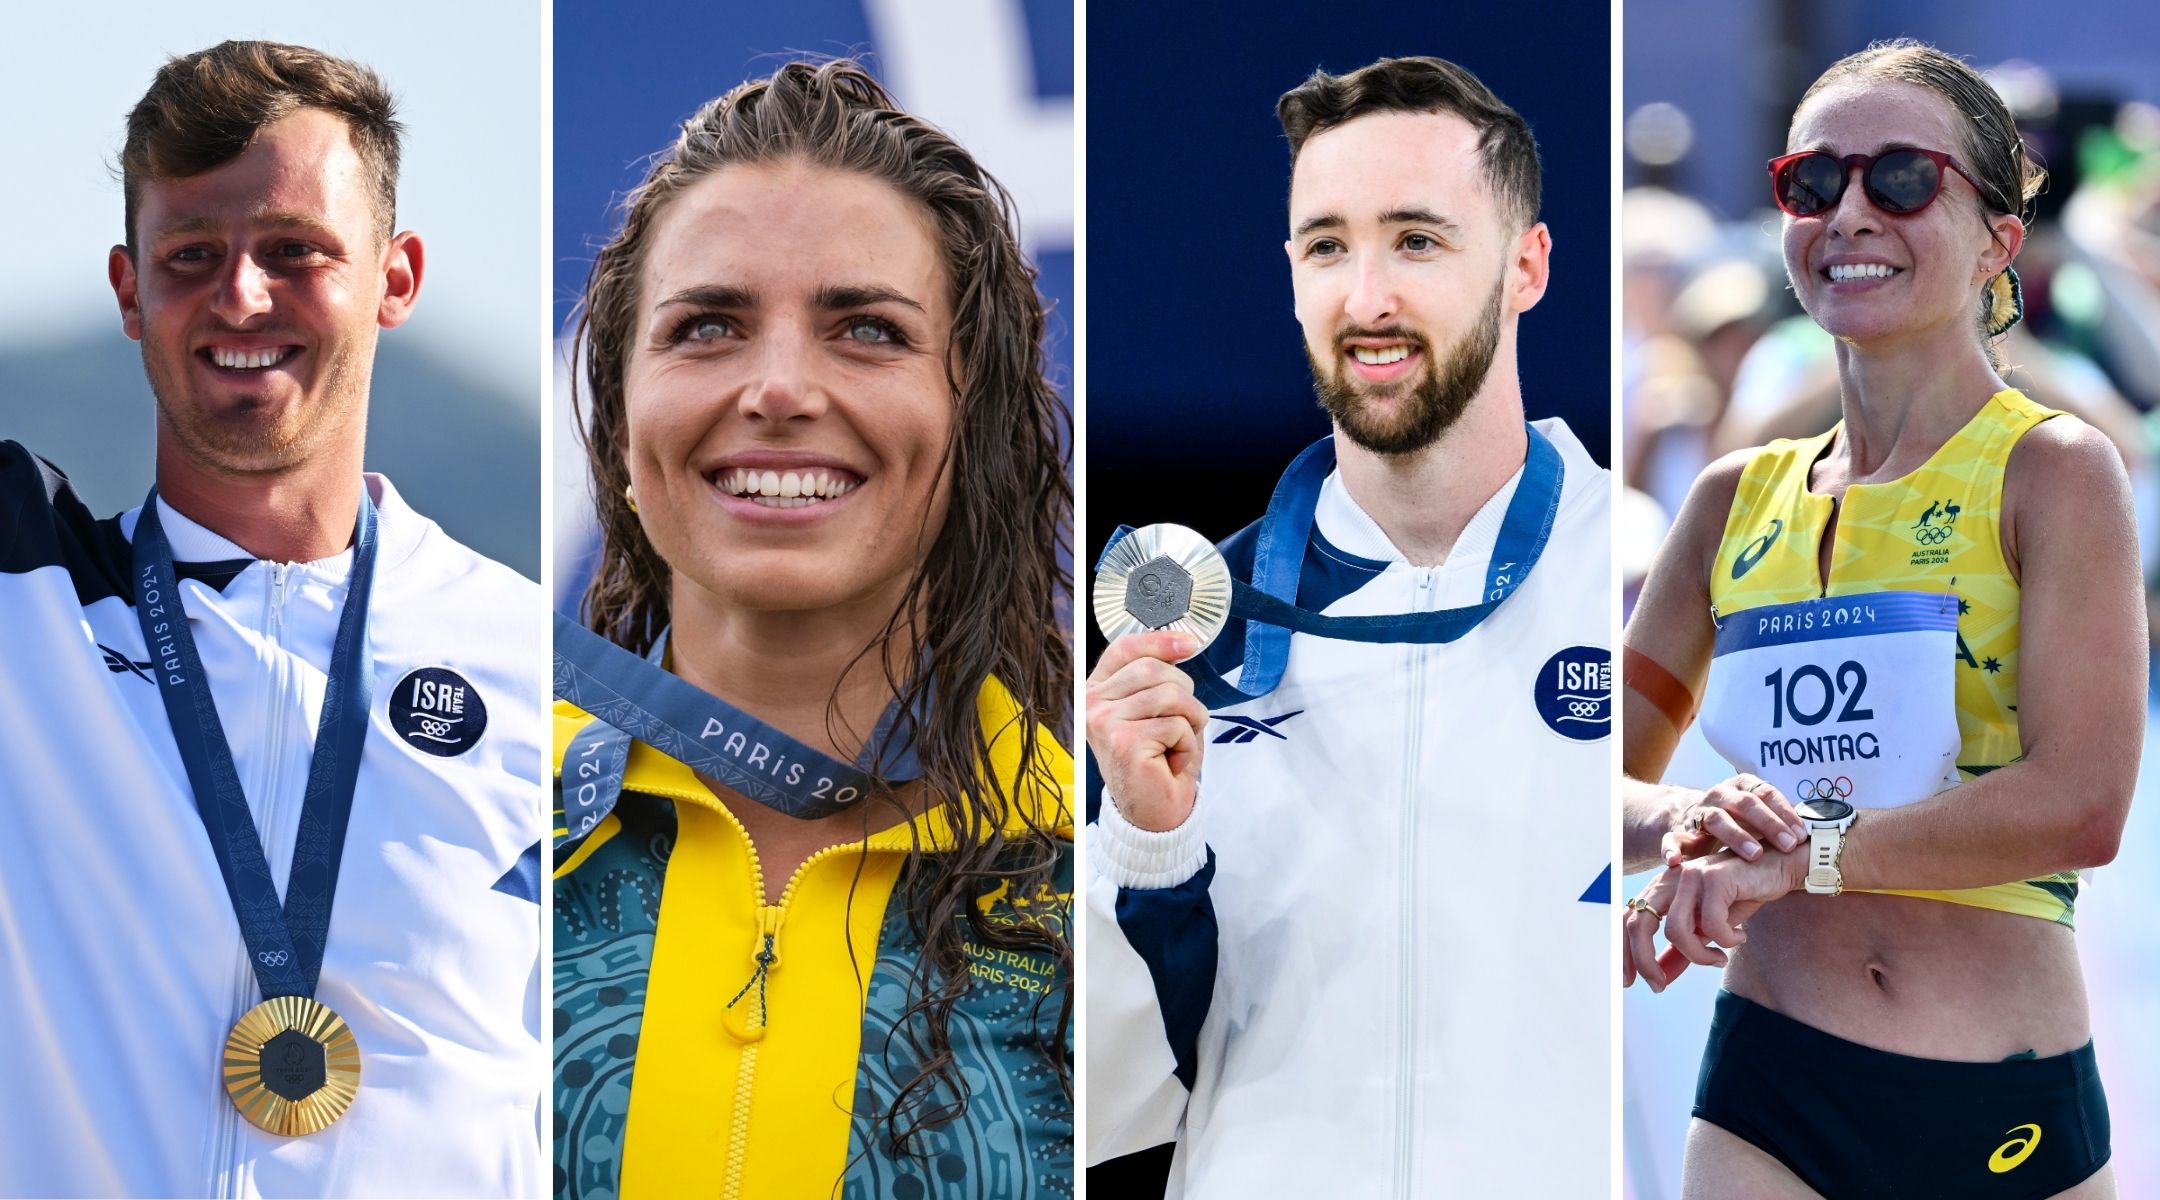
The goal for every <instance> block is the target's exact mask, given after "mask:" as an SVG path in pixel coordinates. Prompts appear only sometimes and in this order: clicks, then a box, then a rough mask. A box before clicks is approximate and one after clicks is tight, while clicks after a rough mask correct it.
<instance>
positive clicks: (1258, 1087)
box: [1084, 421, 1614, 1200]
mask: <svg viewBox="0 0 2160 1200" xmlns="http://www.w3.org/2000/svg"><path fill="white" fill-rule="evenodd" d="M1538 427H1539V429H1540V430H1542V431H1543V432H1544V433H1545V434H1546V436H1547V437H1549V438H1550V439H1551V440H1552V442H1553V444H1554V445H1555V447H1556V448H1558V449H1559V450H1560V452H1561V456H1562V460H1563V463H1564V469H1565V478H1564V483H1563V491H1562V497H1561V504H1560V509H1559V513H1558V515H1557V517H1556V518H1555V521H1554V525H1553V531H1552V536H1551V540H1550V542H1549V543H1548V545H1547V546H1546V549H1545V552H1544V555H1543V557H1542V558H1540V559H1539V560H1538V563H1537V565H1536V567H1535V568H1534V569H1533V570H1532V572H1531V574H1530V577H1529V578H1528V579H1527V580H1526V581H1524V583H1523V584H1522V586H1521V588H1520V590H1519V591H1517V592H1516V594H1515V595H1514V596H1512V597H1510V598H1509V599H1508V600H1507V602H1506V603H1504V604H1503V605H1501V607H1500V608H1499V610H1498V611H1497V612H1495V613H1494V614H1493V615H1492V616H1490V617H1488V618H1487V619H1486V620H1485V621H1484V623H1482V624H1480V625H1479V626H1478V627H1477V628H1476V629H1475V630H1474V631H1472V632H1471V633H1469V634H1468V635H1466V636H1464V637H1463V638H1462V639H1460V640H1458V641H1456V642H1453V643H1450V644H1447V645H1440V646H1413V645H1365V644H1357V643H1350V642H1339V641H1328V640H1322V639H1318V638H1313V637H1309V636H1305V635H1302V634H1301V635H1298V636H1295V637H1294V638H1292V640H1291V647H1290V660H1289V667H1288V670H1287V672H1286V674H1285V676H1284V679H1283V683H1282V685H1281V687H1279V688H1278V689H1276V690H1275V691H1274V692H1273V693H1271V694H1270V695H1268V696H1265V697H1263V698H1261V699H1260V700H1257V701H1253V702H1251V703H1248V704H1243V705H1239V706H1237V707H1234V708H1229V709H1224V710H1221V711H1218V712H1216V713H1215V714H1214V716H1215V719H1214V720H1213V721H1212V722H1211V723H1210V724H1209V726H1208V731H1207V745H1206V748H1205V751H1204V754H1205V757H1204V759H1203V762H1202V766H1201V777H1200V801H1199V806H1198V807H1197V808H1196V809H1195V812H1194V816H1193V818H1192V819H1191V820H1189V821H1188V822H1187V823H1186V824H1185V826H1184V827H1183V828H1182V829H1179V830H1175V831H1172V832H1169V833H1161V834H1157V833H1148V832H1146V831H1142V830H1139V829H1136V828H1135V827H1133V826H1132V825H1130V824H1128V823H1127V822H1125V821H1124V820H1122V818H1120V816H1119V815H1118V813H1117V811H1116V808H1115V806H1114V804H1113V803H1111V801H1110V798H1108V797H1105V798H1104V799H1103V802H1102V803H1101V805H1100V815H1099V817H1098V819H1097V821H1096V824H1095V825H1094V826H1093V827H1091V828H1090V829H1089V831H1088V832H1089V835H1090V836H1091V838H1092V841H1091V842H1090V844H1089V853H1088V856H1087V857H1088V861H1089V862H1090V864H1092V865H1091V868H1090V870H1091V874H1092V875H1093V878H1092V879H1091V880H1090V881H1089V883H1088V885H1087V913H1088V927H1087V933H1086V939H1087V940H1086V941H1085V943H1084V945H1085V946H1086V947H1087V950H1086V954H1087V975H1086V979H1087V1006H1088V1007H1087V1026H1086V1045H1087V1070H1088V1075H1087V1121H1088V1124H1087V1142H1088V1147H1087V1154H1088V1158H1089V1160H1090V1161H1091V1162H1099V1161H1101V1160H1103V1159H1106V1158H1109V1157H1113V1156H1116V1155H1120V1154H1125V1153H1129V1152H1131V1151H1134V1150H1139V1149H1142V1148H1145V1147H1147V1146H1150V1145H1154V1144H1158V1143H1161V1142H1165V1141H1169V1140H1171V1139H1172V1138H1175V1139H1176V1140H1177V1142H1178V1149H1177V1152H1176V1157H1175V1162H1174V1166H1173V1167H1172V1169H1171V1178H1170V1189H1169V1195H1170V1196H1172V1197H1179V1196H1184V1197H1208V1198H1214V1197H1224V1198H1235V1200H1251V1198H1253V1197H1272V1196H1286V1197H1288V1196H1296V1197H1307V1196H1356V1197H1360V1198H1365V1197H1402V1198H1409V1197H1418V1198H1421V1200H1422V1198H1425V1197H1457V1196H1459V1197H1475V1198H1477V1200H1488V1198H1492V1197H1509V1198H1511V1200H1513V1198H1525V1200H1543V1198H1546V1197H1556V1198H1573V1197H1603V1196H1604V1195H1606V1192H1607V1189H1608V1187H1609V1183H1608V1182H1607V1181H1608V1179H1609V1175H1608V1158H1609V1155H1608V1141H1609V1125H1608V1117H1607V1114H1608V1112H1609V1103H1608V1099H1609V1081H1610V1077H1611V1072H1610V1068H1609V1062H1610V1059H1609V1046H1610V1030H1611V1015H1612V1004H1613V1001H1612V994H1613V987H1612V973H1613V968H1612V955H1613V945H1614V941H1613V932H1614V928H1613V922H1612V906H1611V903H1610V887H1611V885H1610V873H1609V869H1608V863H1609V860H1610V850H1611V836H1612V834H1611V831H1612V822H1613V809H1612V800H1611V796H1612V782H1611V781H1612V772H1613V766H1612V760H1611V743H1610V739H1609V737H1608V736H1607V735H1608V734H1609V732H1610V721H1611V714H1612V711H1613V708H1612V702H1611V699H1610V692H1609V689H1610V683H1611V665H1610V664H1611V655H1610V648H1611V638H1612V625H1613V619H1614V618H1613V614H1614V599H1613V594H1612V590H1611V573H1610V564H1611V539H1612V533H1611V522H1610V519H1609V514H1610V499H1609V492H1608V488H1609V476H1608V475H1607V473H1606V472H1605V471H1603V470H1602V469H1600V468H1599V467H1598V466H1597V465H1596V464H1595V463H1594V462H1592V461H1591V459H1590V458H1589V456H1588V455H1587V454H1586V453H1585V452H1584V451H1583V448H1582V446H1581V444H1580V443H1579V442H1577V441H1576V440H1575V438H1574V436H1573V435H1572V434H1571V433H1569V432H1568V431H1567V429H1566V427H1565V426H1563V425H1561V424H1560V423H1559V422H1558V421H1546V422H1540V423H1539V425H1538ZM1520 480H1521V472H1520V471H1518V472H1517V473H1516V476H1515V479H1513V480H1511V481H1510V482H1509V483H1508V485H1507V486H1505V487H1503V488H1502V489H1501V491H1500V492H1499V494H1497V495H1495V496H1494V497H1493V498H1492V499H1491V500H1490V501H1489V502H1488V503H1487V504H1486V505H1485V506H1484V507H1483V508H1482V509H1480V510H1479V512H1478V514H1477V515H1476V516H1475V517H1474V518H1473V519H1472V520H1471V522H1470V524H1469V526H1468V527H1467V528H1466V529H1465V530H1464V531H1463V534H1462V536H1461V537H1460V539H1458V540H1457V542H1456V544H1455V547H1454V550H1453V552H1452V553H1451V554H1450V555H1449V558H1448V561H1447V563H1446V564H1445V565H1443V566H1440V567H1437V568H1431V569H1419V568H1415V567H1412V566H1410V565H1409V564H1408V563H1406V562H1405V561H1403V559H1402V556H1401V555H1400V554H1399V553H1397V552H1396V551H1395V549H1394V548H1393V547H1392V546H1391V545H1390V544H1389V542H1388V541H1387V538H1386V537H1385V535H1383V534H1382V533H1381V532H1380V529H1379V527H1378V526H1377V525H1375V524H1374V523H1373V522H1372V520H1371V518H1370V517H1368V516H1366V515H1365V514H1364V513H1363V512H1362V511H1360V510H1359V509H1358V508H1357V506H1356V504H1355V503H1354V502H1353V501H1352V500H1351V499H1350V497H1349V495H1348V493H1347V492H1345V491H1344V489H1343V487H1342V484H1341V481H1340V477H1339V476H1330V477H1329V479H1328V481H1327V483H1326V485H1325V487H1324V489H1323V491H1322V494H1321V498H1320V502H1319V508H1318V513H1317V518H1316V522H1315V527H1316V530H1317V533H1318V535H1319V536H1318V537H1317V538H1316V539H1315V546H1314V548H1313V549H1312V550H1311V551H1309V552H1308V554H1307V556H1306V565H1305V573H1304V578H1303V580H1302V582H1301V584H1300V593H1299V597H1300V598H1299V602H1300V603H1301V604H1302V605H1304V606H1305V607H1308V608H1318V609H1320V610H1321V611H1324V612H1326V613H1327V614H1328V615H1331V616H1343V615H1352V614H1378V613H1388V612H1405V611H1425V610H1433V609H1442V608H1455V607H1461V606H1464V605H1470V604H1474V603H1476V602H1477V601H1478V599H1479V596H1480V593H1481V591H1482V589H1483V587H1484V584H1485V572H1486V566H1487V560H1488V559H1489V558H1490V556H1491V552H1492V549H1493V546H1494V542H1495V539H1496V537H1497V535H1498V532H1499V528H1500V523H1501V517H1502V515H1503V514H1504V513H1505V511H1506V509H1507V504H1508V501H1509V500H1510V499H1511V498H1512V497H1513V495H1514V491H1515V487H1516V485H1517V483H1519V482H1520ZM1244 536H1245V535H1241V538H1242V537H1244ZM1239 540H1240V539H1232V542H1231V543H1230V544H1228V546H1227V547H1226V548H1227V550H1228V552H1229V555H1230V557H1231V560H1232V563H1233V566H1234V567H1239V568H1240V569H1242V564H1240V562H1239V559H1240V557H1241V555H1240V553H1239V550H1238V548H1237V545H1236V543H1237V542H1238V541H1239ZM1242 557H1243V558H1244V559H1245V560H1246V562H1248V563H1249V560H1250V551H1249V549H1247V550H1245V551H1244V553H1243V555H1242ZM1225 640H1226V641H1227V640H1228V635H1226V639H1225ZM1218 645H1219V646H1220V645H1221V644H1220V643H1219V644H1218ZM1222 649H1223V651H1225V652H1228V654H1229V657H1227V658H1224V659H1218V663H1219V665H1221V664H1222V663H1224V662H1226V661H1234V654H1235V648H1234V647H1222ZM1216 653H1217V651H1216V650H1215V649H1214V648H1211V655H1213V654H1216ZM1231 678H1232V679H1233V682H1234V681H1235V676H1231ZM1593 689H1594V691H1595V693H1596V698H1595V699H1591V700H1586V699H1583V697H1584V696H1585V695H1589V694H1591V692H1592V690H1593Z"/></svg>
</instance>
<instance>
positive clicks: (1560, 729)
mask: <svg viewBox="0 0 2160 1200" xmlns="http://www.w3.org/2000/svg"><path fill="white" fill-rule="evenodd" d="M1530 695H1531V699H1532V700H1534V701H1536V702H1537V710H1538V716H1540V717H1543V718H1544V719H1545V725H1546V727H1547V728H1549V729H1551V730H1552V731H1553V732H1554V733H1557V734H1559V735H1560V736H1561V737H1564V738H1567V739H1568V740H1570V741H1576V742H1594V741H1597V740H1599V739H1600V738H1603V737H1605V736H1606V735H1607V734H1609V733H1611V732H1612V651H1610V650H1607V649H1605V648H1603V647H1601V646H1569V647H1568V648H1567V649H1565V650H1562V651H1560V652H1559V653H1558V654H1555V655H1553V656H1552V657H1551V658H1548V659H1546V660H1545V665H1544V666H1542V667H1539V668H1538V674H1537V682H1536V683H1534V684H1533V685H1531V689H1530Z"/></svg>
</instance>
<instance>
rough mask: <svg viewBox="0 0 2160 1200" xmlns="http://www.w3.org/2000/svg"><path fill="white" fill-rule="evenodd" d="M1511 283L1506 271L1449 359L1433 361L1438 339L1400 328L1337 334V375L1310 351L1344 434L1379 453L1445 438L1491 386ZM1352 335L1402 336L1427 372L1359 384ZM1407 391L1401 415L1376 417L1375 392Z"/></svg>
mask: <svg viewBox="0 0 2160 1200" xmlns="http://www.w3.org/2000/svg"><path fill="white" fill-rule="evenodd" d="M1506 284H1507V276H1506V274H1504V273H1503V274H1502V275H1501V277H1500V279H1499V281H1498V282H1496V283H1495V284H1494V285H1493V290H1492V294H1491V295H1490V296H1489V297H1487V298H1486V301H1485V311H1484V312H1483V313H1481V314H1479V316H1478V322H1477V324H1476V326H1474V327H1473V328H1472V329H1471V330H1470V332H1468V333H1466V334H1464V335H1463V336H1462V338H1461V339H1460V340H1458V341H1457V342H1456V343H1455V344H1454V346H1453V347H1451V348H1450V349H1449V351H1448V356H1447V362H1446V363H1445V364H1439V363H1435V362H1434V361H1433V356H1432V343H1431V342H1430V341H1428V340H1426V338H1425V337H1424V336H1423V335H1421V334H1419V333H1417V332H1415V331H1414V330H1410V329H1406V328H1400V327H1396V328H1389V329H1379V330H1365V329H1346V330H1343V331H1342V332H1340V333H1337V334H1336V335H1335V366H1336V369H1335V374H1334V377H1333V378H1332V379H1331V378H1329V377H1328V376H1327V374H1326V373H1324V372H1322V371H1321V370H1320V364H1319V363H1317V362H1315V361H1313V357H1312V351H1311V350H1310V349H1308V350H1306V352H1305V361H1306V364H1307V365H1308V366H1310V367H1311V368H1312V376H1313V390H1314V391H1315V392H1316V393H1318V395H1319V397H1320V407H1322V408H1324V409H1326V410H1327V413H1328V416H1330V417H1333V418H1334V420H1335V427H1336V428H1338V429H1340V430H1342V432H1343V436H1345V437H1347V438H1349V439H1350V440H1351V441H1353V442H1356V443H1357V444H1358V445H1360V446H1363V447H1364V448H1365V449H1367V450H1370V451H1372V452H1373V453H1375V454H1414V453H1416V452H1417V451H1419V450H1423V449H1424V448H1425V447H1427V446H1430V445H1432V444H1433V443H1434V442H1437V441H1439V440H1440V435H1442V434H1444V433H1446V432H1447V431H1448V428H1449V427H1450V426H1452V425H1454V424H1455V422H1456V421H1457V420H1459V419H1461V417H1462V415H1463V410H1464V409H1466V408H1469V407H1470V400H1471V398H1472V397H1474V396H1476V395H1477V394H1478V389H1479V388H1482V387H1484V386H1485V376H1486V375H1488V374H1489V373H1491V371H1492V361H1493V354H1494V353H1495V351H1497V350H1498V349H1499V346H1500V296H1501V290H1502V288H1504V287H1505V286H1506ZM1350 337H1386V338H1399V339H1401V340H1402V341H1404V342H1408V343H1409V344H1410V345H1412V346H1414V347H1416V348H1417V352H1418V354H1419V355H1420V356H1421V357H1422V358H1423V359H1424V362H1425V370H1424V373H1423V374H1421V375H1419V376H1418V377H1417V378H1416V379H1414V380H1408V381H1405V382H1402V383H1396V384H1392V385H1388V386H1387V387H1385V388H1368V387H1366V386H1364V385H1361V384H1358V383H1354V382H1352V381H1351V378H1350V368H1349V365H1348V363H1347V362H1346V361H1345V360H1347V359H1348V358H1349V357H1350V353H1349V351H1348V350H1347V349H1346V348H1345V347H1344V346H1343V339H1345V338H1350ZM1401 390H1407V391H1408V393H1409V394H1408V395H1407V396H1405V397H1404V398H1403V405H1402V412H1401V414H1400V415H1399V416H1397V418H1396V419H1395V420H1394V421H1392V422H1389V421H1384V420H1381V419H1379V418H1377V417H1375V416H1374V415H1373V414H1372V412H1371V411H1370V409H1369V408H1368V406H1367V404H1366V397H1367V395H1368V394H1369V393H1372V392H1381V391H1401Z"/></svg>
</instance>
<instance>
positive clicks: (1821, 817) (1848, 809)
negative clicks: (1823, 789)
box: [1797, 797, 1853, 823]
mask: <svg viewBox="0 0 2160 1200" xmlns="http://www.w3.org/2000/svg"><path fill="white" fill-rule="evenodd" d="M1797 811H1798V812H1799V813H1800V819H1801V820H1803V821H1816V822H1821V823H1829V822H1833V821H1842V820H1844V819H1845V818H1847V817H1850V816H1852V815H1853V806H1852V805H1850V804H1847V803H1845V802H1844V801H1843V800H1832V799H1829V798H1828V797H1824V798H1823V799H1820V800H1803V801H1801V802H1800V807H1799V809H1798V810H1797Z"/></svg>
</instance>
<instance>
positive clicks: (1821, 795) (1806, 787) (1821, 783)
mask: <svg viewBox="0 0 2160 1200" xmlns="http://www.w3.org/2000/svg"><path fill="white" fill-rule="evenodd" d="M1850 795H1852V780H1850V779H1847V778H1846V777H1845V776H1843V775H1840V776H1838V777H1837V778H1836V779H1803V780H1801V781H1800V798H1801V799H1802V800H1843V799H1844V798H1845V797H1847V796H1850Z"/></svg>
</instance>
